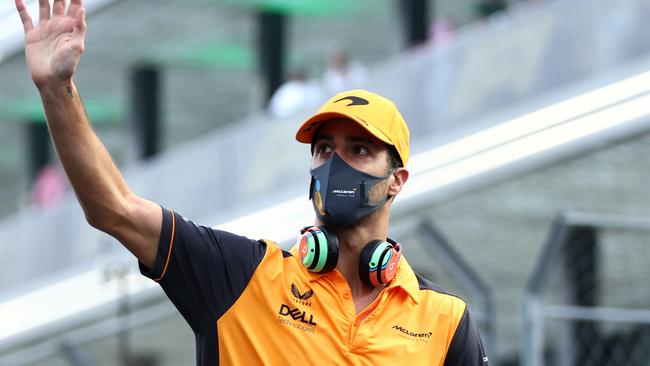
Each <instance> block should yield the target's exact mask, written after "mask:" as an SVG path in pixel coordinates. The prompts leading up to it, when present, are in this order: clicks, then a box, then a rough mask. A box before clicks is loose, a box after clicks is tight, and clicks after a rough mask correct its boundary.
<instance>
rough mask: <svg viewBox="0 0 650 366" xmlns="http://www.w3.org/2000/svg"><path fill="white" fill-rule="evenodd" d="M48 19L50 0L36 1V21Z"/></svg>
mask: <svg viewBox="0 0 650 366" xmlns="http://www.w3.org/2000/svg"><path fill="white" fill-rule="evenodd" d="M48 19H50V0H38V21H39V22H44V21H46V20H48Z"/></svg>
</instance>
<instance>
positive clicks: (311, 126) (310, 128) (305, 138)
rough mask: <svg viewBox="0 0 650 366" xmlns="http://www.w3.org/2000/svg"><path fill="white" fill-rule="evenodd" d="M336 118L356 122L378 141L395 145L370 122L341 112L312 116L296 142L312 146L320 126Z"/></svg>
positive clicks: (302, 128)
mask: <svg viewBox="0 0 650 366" xmlns="http://www.w3.org/2000/svg"><path fill="white" fill-rule="evenodd" d="M335 118H344V119H349V120H351V121H354V122H356V123H357V124H358V125H359V126H361V127H363V128H364V129H366V130H367V131H368V132H369V133H370V134H371V135H373V136H374V137H376V138H377V139H379V140H381V141H383V142H385V143H387V144H389V145H394V144H393V142H392V141H391V140H390V139H389V138H388V136H386V135H385V134H384V133H383V132H381V131H379V130H378V129H377V128H375V127H374V126H372V125H370V124H369V123H368V122H366V121H364V120H363V119H361V118H359V117H357V116H355V115H353V114H346V113H340V112H322V113H316V114H315V115H313V116H311V117H310V118H309V119H308V120H306V121H305V122H304V123H303V124H302V125H301V126H300V128H299V129H298V132H296V140H298V142H302V143H305V144H310V143H311V142H312V140H313V138H314V134H315V133H316V131H318V128H319V127H320V125H321V124H322V123H323V122H325V121H329V120H331V119H335Z"/></svg>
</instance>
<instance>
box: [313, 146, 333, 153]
mask: <svg viewBox="0 0 650 366" xmlns="http://www.w3.org/2000/svg"><path fill="white" fill-rule="evenodd" d="M314 151H315V153H316V154H329V153H331V152H332V147H331V146H330V145H327V144H322V145H317V146H316V149H315V150H314Z"/></svg>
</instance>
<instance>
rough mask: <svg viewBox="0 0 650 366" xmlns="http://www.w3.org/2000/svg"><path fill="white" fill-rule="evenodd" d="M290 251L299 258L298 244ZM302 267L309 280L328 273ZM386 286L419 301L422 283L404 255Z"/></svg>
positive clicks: (311, 280) (416, 301) (314, 279)
mask: <svg viewBox="0 0 650 366" xmlns="http://www.w3.org/2000/svg"><path fill="white" fill-rule="evenodd" d="M289 252H290V253H291V255H293V256H294V257H295V258H299V255H298V245H294V246H293V247H292V248H291V249H290V250H289ZM300 267H301V268H302V271H303V273H304V274H305V276H306V277H307V279H308V280H309V282H313V281H316V280H318V279H319V278H321V277H323V276H325V275H326V273H314V272H311V271H309V270H308V269H306V268H305V267H304V266H302V265H301V266H300ZM386 288H389V289H392V288H401V289H402V290H404V291H405V292H406V293H407V294H408V295H409V296H410V297H411V299H413V301H414V302H415V303H416V304H417V303H418V292H419V291H420V285H419V283H418V279H417V277H415V272H414V271H413V268H411V265H410V264H409V263H408V262H407V261H406V258H405V257H404V256H403V255H402V258H400V264H399V268H398V269H397V274H396V275H395V278H393V280H392V281H391V282H390V283H389V284H388V286H387V287H386Z"/></svg>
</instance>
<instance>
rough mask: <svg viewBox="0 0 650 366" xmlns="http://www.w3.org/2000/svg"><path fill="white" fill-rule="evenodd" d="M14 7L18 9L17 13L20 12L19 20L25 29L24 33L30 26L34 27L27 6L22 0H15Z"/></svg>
mask: <svg viewBox="0 0 650 366" xmlns="http://www.w3.org/2000/svg"><path fill="white" fill-rule="evenodd" d="M16 9H17V10H18V14H20V21H21V22H23V29H24V30H25V33H27V32H29V31H30V30H31V29H32V28H34V24H32V18H31V17H30V16H29V13H28V12H27V7H26V6H25V3H24V2H23V0H16Z"/></svg>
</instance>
